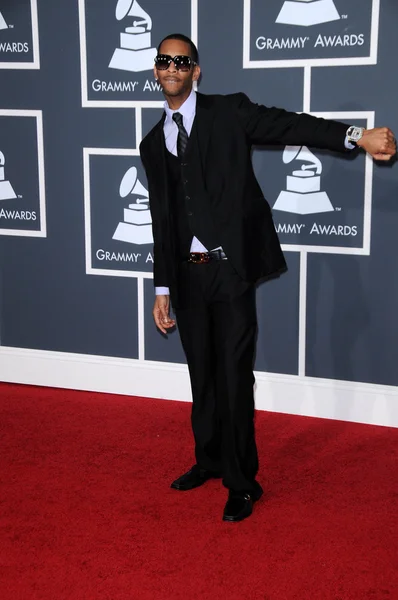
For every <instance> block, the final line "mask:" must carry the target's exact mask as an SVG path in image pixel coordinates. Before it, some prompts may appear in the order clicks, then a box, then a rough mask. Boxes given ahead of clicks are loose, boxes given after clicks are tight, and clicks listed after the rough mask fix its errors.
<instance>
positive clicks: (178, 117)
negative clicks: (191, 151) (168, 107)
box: [173, 112, 188, 158]
mask: <svg viewBox="0 0 398 600" xmlns="http://www.w3.org/2000/svg"><path fill="white" fill-rule="evenodd" d="M173 121H174V122H175V123H176V124H177V127H178V137H177V154H178V158H182V157H183V156H184V152H185V149H186V147H187V144H188V134H187V130H186V129H185V127H184V125H183V122H182V114H181V113H179V112H176V113H174V114H173Z"/></svg>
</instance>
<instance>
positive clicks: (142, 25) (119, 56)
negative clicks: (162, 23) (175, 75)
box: [109, 0, 156, 72]
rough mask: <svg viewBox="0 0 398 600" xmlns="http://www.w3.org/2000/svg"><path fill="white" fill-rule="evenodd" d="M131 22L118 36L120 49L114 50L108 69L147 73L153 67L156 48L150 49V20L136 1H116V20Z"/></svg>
mask: <svg viewBox="0 0 398 600" xmlns="http://www.w3.org/2000/svg"><path fill="white" fill-rule="evenodd" d="M129 17H131V18H132V19H133V21H130V22H131V25H129V26H127V27H126V28H125V30H124V31H123V32H122V33H121V34H120V47H119V48H116V50H115V52H114V53H113V56H112V58H111V61H110V63H109V68H111V69H119V70H121V71H133V72H137V71H149V70H150V69H152V67H153V61H154V58H155V56H156V48H152V42H151V30H152V19H151V17H150V16H149V15H148V13H147V12H145V10H143V9H142V8H141V6H140V5H139V4H138V2H137V0H118V3H117V5H116V19H117V20H118V21H123V20H124V19H127V18H129Z"/></svg>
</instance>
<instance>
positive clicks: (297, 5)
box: [276, 0, 340, 27]
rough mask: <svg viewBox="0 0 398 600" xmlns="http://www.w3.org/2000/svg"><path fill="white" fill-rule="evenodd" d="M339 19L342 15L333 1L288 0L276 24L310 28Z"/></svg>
mask: <svg viewBox="0 0 398 600" xmlns="http://www.w3.org/2000/svg"><path fill="white" fill-rule="evenodd" d="M339 19H340V15H339V13H338V11H337V8H336V6H335V4H334V2H333V0H286V1H285V2H284V3H283V6H282V8H281V11H280V13H279V15H278V17H277V19H276V22H277V23H282V24H284V25H303V26H304V27H308V26H310V25H319V24H320V23H329V22H331V21H338V20H339Z"/></svg>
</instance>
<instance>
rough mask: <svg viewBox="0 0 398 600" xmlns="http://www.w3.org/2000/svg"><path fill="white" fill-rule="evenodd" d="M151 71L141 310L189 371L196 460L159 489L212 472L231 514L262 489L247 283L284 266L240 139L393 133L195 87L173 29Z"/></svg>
mask: <svg viewBox="0 0 398 600" xmlns="http://www.w3.org/2000/svg"><path fill="white" fill-rule="evenodd" d="M154 73H155V77H156V79H157V80H158V81H159V82H160V84H161V85H162V87H163V93H164V96H165V99H166V102H165V113H164V114H163V117H162V118H161V120H160V122H159V123H158V124H157V125H156V126H155V127H154V128H153V129H152V131H151V132H150V133H149V134H148V135H147V136H146V137H145V139H144V140H143V141H142V143H141V146H140V151H141V158H142V162H143V164H144V167H145V170H146V173H147V178H148V186H149V197H150V208H151V213H152V223H153V238H154V283H155V287H156V300H155V306H154V310H153V315H154V319H155V323H156V325H157V327H158V328H159V329H160V331H162V332H163V333H166V332H167V331H168V330H169V329H170V328H172V327H174V325H175V321H174V320H173V319H172V318H171V317H170V301H169V298H170V297H171V301H172V304H173V308H174V311H175V315H176V320H177V324H178V329H179V332H180V336H181V341H182V345H183V348H184V351H185V353H186V357H187V362H188V367H189V372H190V378H191V386H192V395H193V406H192V429H193V433H194V438H195V456H196V464H195V465H194V467H192V469H190V470H189V471H188V472H187V473H185V474H184V475H182V476H181V477H179V478H178V479H177V480H176V481H174V482H173V483H172V484H171V486H172V487H173V488H174V489H177V490H190V489H193V488H195V487H198V486H199V485H202V484H203V483H205V482H206V481H207V480H208V479H210V478H212V477H222V478H223V484H224V485H225V487H227V488H228V490H229V496H228V501H227V503H226V506H225V509H224V514H223V519H224V520H225V521H240V520H242V519H244V518H246V517H248V516H249V515H250V514H251V512H252V509H253V503H254V502H255V501H256V500H258V499H259V498H260V497H261V495H262V492H263V491H262V488H261V486H260V484H259V483H258V482H257V481H256V479H255V478H256V474H257V470H258V457H257V448H256V443H255V437H254V423H253V418H254V399H253V384H254V377H253V358H254V352H255V338H256V328H257V321H256V306H255V284H256V282H257V281H259V280H260V279H264V278H269V277H275V276H278V275H279V274H281V273H283V271H285V269H286V264H285V260H284V257H283V254H282V251H281V248H280V245H279V241H278V237H277V235H276V232H275V229H274V225H273V221H272V215H271V210H270V207H269V205H268V204H267V202H266V200H265V199H264V196H263V194H262V191H261V188H260V186H259V184H258V182H257V180H256V178H255V176H254V172H253V167H252V162H251V148H252V145H253V144H256V145H259V144H283V145H300V146H302V145H307V146H315V147H317V148H327V149H330V150H335V151H341V152H344V151H347V149H349V148H353V147H355V146H356V145H357V146H361V147H362V148H363V149H364V150H365V151H367V152H369V153H370V154H371V155H372V156H373V157H374V158H376V159H380V160H389V159H390V158H391V156H393V155H394V154H395V152H396V147H395V139H394V136H393V134H392V132H391V131H390V130H389V129H387V128H378V129H372V130H368V131H366V130H363V129H361V128H357V127H351V128H349V129H348V130H347V125H345V124H343V123H339V122H336V121H326V120H324V119H319V118H316V117H312V116H310V115H306V114H300V115H298V114H296V113H291V112H286V111H284V110H282V109H277V108H267V107H265V106H259V105H257V104H253V103H252V102H250V100H249V99H248V98H247V96H245V95H244V94H242V93H239V94H231V95H227V96H221V95H214V96H213V95H212V96H205V95H203V94H199V93H196V92H194V91H193V89H192V84H193V82H194V81H197V80H198V79H199V76H200V67H199V64H198V52H197V49H196V47H195V45H194V44H193V43H192V41H191V40H190V39H189V38H187V37H185V36H183V35H181V34H173V35H171V36H168V37H167V38H165V39H164V40H162V42H161V43H160V45H159V48H158V55H157V57H156V59H155V67H154Z"/></svg>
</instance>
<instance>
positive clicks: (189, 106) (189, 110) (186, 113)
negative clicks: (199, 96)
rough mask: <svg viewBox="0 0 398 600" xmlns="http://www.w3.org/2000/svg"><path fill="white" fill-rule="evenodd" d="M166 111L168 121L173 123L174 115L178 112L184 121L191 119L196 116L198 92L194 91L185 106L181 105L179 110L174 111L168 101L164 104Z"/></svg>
mask: <svg viewBox="0 0 398 600" xmlns="http://www.w3.org/2000/svg"><path fill="white" fill-rule="evenodd" d="M164 110H165V112H166V119H167V120H170V121H171V120H172V118H173V115H174V113H176V112H179V113H180V114H181V115H182V116H183V118H184V119H191V118H192V117H193V116H194V114H195V110H196V92H195V91H194V89H192V91H191V93H190V94H189V96H188V98H187V99H186V100H185V102H184V103H183V104H181V106H180V108H178V109H177V110H172V109H171V108H170V107H169V105H168V104H167V101H166V102H165V103H164Z"/></svg>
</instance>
